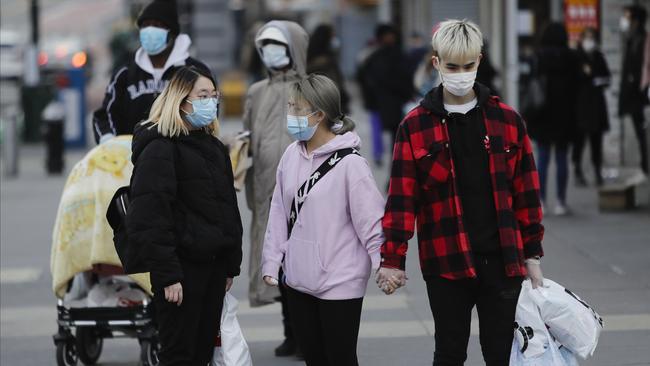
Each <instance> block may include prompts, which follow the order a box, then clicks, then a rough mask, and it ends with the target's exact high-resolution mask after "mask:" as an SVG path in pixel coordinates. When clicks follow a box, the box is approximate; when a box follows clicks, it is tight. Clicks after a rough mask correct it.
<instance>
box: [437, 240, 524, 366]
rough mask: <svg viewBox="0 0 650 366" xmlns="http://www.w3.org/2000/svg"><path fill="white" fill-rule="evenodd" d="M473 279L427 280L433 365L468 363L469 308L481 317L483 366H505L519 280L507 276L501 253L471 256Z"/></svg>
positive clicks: (519, 286)
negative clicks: (432, 325) (433, 345)
mask: <svg viewBox="0 0 650 366" xmlns="http://www.w3.org/2000/svg"><path fill="white" fill-rule="evenodd" d="M474 265H475V267H476V270H477V278H476V279H462V280H448V279H445V278H442V277H430V278H426V279H425V280H426V283H427V293H428V295H429V304H430V305H431V312H432V313H433V319H434V321H435V341H436V348H435V352H434V356H433V365H434V366H460V365H463V364H464V362H465V360H466V359H467V343H468V341H469V336H470V323H471V317H472V308H473V307H474V305H476V309H477V311H478V317H479V332H480V341H481V350H482V352H483V358H484V359H485V364H486V365H488V366H503V365H507V364H508V360H509V357H510V347H511V346H512V338H513V331H514V328H513V323H514V321H515V309H516V307H517V299H518V298H519V291H520V290H521V281H522V280H523V278H522V277H507V276H506V274H505V267H504V264H503V259H502V258H501V254H500V253H499V254H490V255H475V256H474Z"/></svg>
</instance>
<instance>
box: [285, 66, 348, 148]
mask: <svg viewBox="0 0 650 366" xmlns="http://www.w3.org/2000/svg"><path fill="white" fill-rule="evenodd" d="M291 98H292V99H294V100H304V101H305V102H307V103H309V105H310V106H312V107H313V108H314V109H316V110H319V111H322V112H323V113H325V116H326V117H327V126H328V127H329V128H330V130H331V131H332V132H334V133H335V134H337V135H343V134H344V133H346V132H350V131H353V130H354V126H355V124H354V121H353V120H352V119H351V118H350V117H348V116H346V115H345V114H344V113H343V112H342V111H341V93H340V92H339V88H337V87H336V84H335V83H334V82H333V81H332V80H331V79H330V78H328V77H327V76H324V75H319V74H309V75H308V76H307V77H306V78H304V79H302V80H300V81H297V82H296V83H295V84H293V86H292V88H291Z"/></svg>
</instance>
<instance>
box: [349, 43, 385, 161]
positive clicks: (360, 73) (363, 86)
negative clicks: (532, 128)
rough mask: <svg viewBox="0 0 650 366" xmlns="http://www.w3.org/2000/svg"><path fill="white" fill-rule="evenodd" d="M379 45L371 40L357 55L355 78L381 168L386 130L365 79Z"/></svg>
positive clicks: (375, 157)
mask: <svg viewBox="0 0 650 366" xmlns="http://www.w3.org/2000/svg"><path fill="white" fill-rule="evenodd" d="M378 47H379V44H378V42H377V40H376V39H374V38H373V39H371V40H369V41H368V42H367V44H366V46H365V47H364V48H363V49H362V50H361V51H360V52H359V54H358V55H357V70H356V75H355V78H356V80H357V84H358V85H359V90H360V92H361V98H362V100H363V107H364V108H365V109H366V111H367V112H368V117H369V119H368V122H369V123H370V135H371V137H372V158H373V161H374V163H375V165H377V166H381V164H382V159H383V157H384V137H383V135H384V128H383V127H382V125H381V117H380V116H379V112H378V111H377V102H376V101H375V98H374V94H373V91H372V86H371V85H369V84H368V83H367V82H366V81H365V80H364V79H365V72H366V65H367V62H368V60H369V59H370V56H372V54H373V53H375V51H377V48H378Z"/></svg>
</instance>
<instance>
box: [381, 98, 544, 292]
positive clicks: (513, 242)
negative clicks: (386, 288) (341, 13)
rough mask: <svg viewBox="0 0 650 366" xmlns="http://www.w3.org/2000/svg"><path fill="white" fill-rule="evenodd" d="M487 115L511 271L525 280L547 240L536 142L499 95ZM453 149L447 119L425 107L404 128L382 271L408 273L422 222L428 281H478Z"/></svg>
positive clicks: (395, 165) (488, 145)
mask: <svg viewBox="0 0 650 366" xmlns="http://www.w3.org/2000/svg"><path fill="white" fill-rule="evenodd" d="M481 113H483V120H484V122H485V126H486V130H487V136H486V139H485V141H484V144H485V148H486V149H487V151H488V154H489V165H490V175H491V179H492V191H493V194H494V203H495V206H496V212H495V215H497V222H498V229H499V236H500V244H501V252H502V254H503V259H504V263H505V271H506V274H507V275H508V276H524V275H526V268H525V266H524V259H525V258H530V257H533V256H542V255H543V251H542V245H541V241H542V237H543V235H544V227H543V226H542V224H541V221H542V210H541V203H540V198H539V177H538V175H537V168H536V167H535V161H534V158H533V153H532V147H531V143H530V139H529V138H528V135H527V133H526V129H525V126H524V123H523V120H522V118H521V117H520V116H519V114H517V112H515V111H514V110H513V109H512V108H511V107H509V106H508V105H506V104H504V103H501V102H500V101H499V99H498V98H497V97H491V98H490V99H489V100H488V101H487V102H486V103H485V104H484V106H483V107H482V109H481ZM450 143H453V141H450V140H449V133H448V131H447V125H446V120H445V117H441V116H437V115H435V114H434V113H433V112H432V111H430V110H428V109H426V108H424V107H422V106H418V107H417V108H416V109H414V110H412V111H411V112H410V113H409V114H408V115H407V116H406V117H405V119H404V121H402V123H401V124H400V126H399V129H398V131H397V136H396V139H395V146H394V152H393V165H392V171H391V177H390V188H389V192H388V200H387V203H386V213H385V215H384V218H383V228H384V234H385V236H386V242H385V243H384V245H383V246H382V248H381V254H382V267H389V268H400V269H404V268H405V260H406V251H407V248H408V240H409V239H411V237H412V236H413V232H414V226H415V223H416V217H417V229H418V244H419V253H420V266H421V268H422V273H423V275H425V276H430V275H436V276H442V277H444V278H448V279H461V278H473V277H476V270H475V268H474V264H473V259H472V253H471V245H470V242H469V237H468V234H467V229H466V228H465V227H464V224H463V211H462V205H461V202H460V197H459V195H458V189H457V184H456V175H455V172H454V161H453V159H452V156H451V148H450V146H449V144H450Z"/></svg>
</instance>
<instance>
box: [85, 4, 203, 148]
mask: <svg viewBox="0 0 650 366" xmlns="http://www.w3.org/2000/svg"><path fill="white" fill-rule="evenodd" d="M137 24H138V28H139V29H140V31H139V32H140V44H141V47H140V48H139V49H138V50H137V51H136V53H135V57H134V58H133V59H132V60H131V61H130V62H129V63H128V64H127V65H124V66H123V67H121V68H118V70H117V71H116V72H115V73H114V74H113V76H112V77H111V81H110V83H109V84H108V87H107V88H106V94H105V96H104V102H103V103H102V106H101V107H100V108H99V109H97V110H96V111H95V113H94V114H93V132H94V135H95V142H97V143H102V142H105V141H107V140H109V139H111V138H112V137H115V136H117V135H131V134H133V128H134V127H135V125H136V124H137V123H138V122H141V121H143V120H145V119H147V117H148V116H149V109H150V108H151V104H152V103H153V101H154V99H156V97H157V96H158V95H159V94H160V93H161V92H162V91H163V89H164V88H165V86H167V84H168V83H169V80H170V79H171V77H172V76H173V75H174V72H176V70H177V69H178V68H179V67H180V66H184V65H188V66H196V67H199V68H202V69H204V70H206V71H208V72H209V69H208V67H207V66H205V65H204V64H203V63H201V62H200V61H198V60H195V59H193V58H191V57H190V54H189V48H190V45H191V44H192V41H191V40H190V37H189V36H188V35H187V34H181V33H180V25H179V23H178V12H177V10H176V2H175V1H174V0H154V1H153V2H151V3H149V5H147V6H146V7H145V8H144V9H143V10H142V13H141V14H140V16H139V17H138V20H137Z"/></svg>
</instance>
